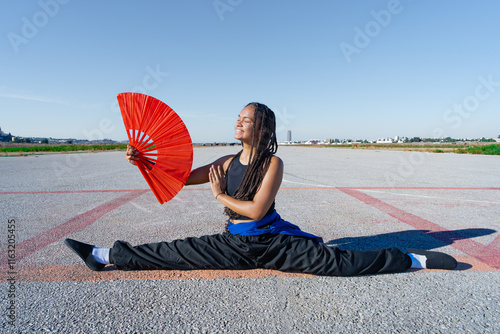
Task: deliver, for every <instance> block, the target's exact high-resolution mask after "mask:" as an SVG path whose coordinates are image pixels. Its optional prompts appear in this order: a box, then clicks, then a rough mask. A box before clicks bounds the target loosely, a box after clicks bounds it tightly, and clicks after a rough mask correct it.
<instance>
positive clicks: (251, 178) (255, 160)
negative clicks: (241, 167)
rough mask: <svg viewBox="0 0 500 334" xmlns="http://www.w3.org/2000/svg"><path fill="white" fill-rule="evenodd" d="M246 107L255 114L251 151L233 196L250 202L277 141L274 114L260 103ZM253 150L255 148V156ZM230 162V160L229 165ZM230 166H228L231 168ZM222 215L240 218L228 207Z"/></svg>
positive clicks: (269, 161) (276, 147) (264, 172)
mask: <svg viewBox="0 0 500 334" xmlns="http://www.w3.org/2000/svg"><path fill="white" fill-rule="evenodd" d="M248 106H252V107H253V108H254V113H255V115H254V118H255V119H254V124H253V130H254V131H253V137H252V149H251V151H250V157H249V163H248V167H247V169H246V171H245V174H244V175H243V179H242V180H241V184H240V186H239V187H238V189H236V191H235V192H234V195H233V197H234V198H235V199H238V200H242V201H251V200H252V199H253V198H254V196H255V194H256V193H257V190H259V188H260V186H261V184H262V180H263V179H264V175H266V172H267V170H268V168H269V165H270V164H271V158H272V156H273V155H274V154H275V153H276V151H277V150H278V141H277V140H276V117H275V116H274V112H273V111H272V110H271V109H269V108H268V107H267V106H266V105H264V104H262V103H257V102H251V103H249V104H247V105H246V106H245V108H246V107H248ZM256 135H257V136H256ZM254 148H256V150H255V156H254ZM242 151H243V150H242ZM242 151H240V152H239V153H238V154H237V155H236V156H235V157H234V158H233V160H234V159H235V158H238V157H239V155H240V154H241V152H242ZM232 162H233V161H232V160H231V164H232ZM231 164H230V165H229V166H231ZM228 169H229V168H228ZM224 213H225V214H226V215H227V216H229V218H237V217H239V216H240V215H239V214H238V213H236V212H234V211H233V210H231V209H229V208H228V207H226V208H225V209H224Z"/></svg>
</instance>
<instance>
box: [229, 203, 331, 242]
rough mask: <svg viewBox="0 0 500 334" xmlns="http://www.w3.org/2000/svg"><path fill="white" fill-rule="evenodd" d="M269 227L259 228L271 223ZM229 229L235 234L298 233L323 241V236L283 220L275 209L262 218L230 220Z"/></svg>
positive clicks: (298, 234)
mask: <svg viewBox="0 0 500 334" xmlns="http://www.w3.org/2000/svg"><path fill="white" fill-rule="evenodd" d="M269 224H271V226H269V227H268V228H259V227H261V226H265V225H269ZM227 229H228V230H229V232H230V233H231V234H234V235H249V236H251V235H261V234H266V233H271V234H286V235H296V236H301V237H307V238H311V239H314V240H315V241H317V242H321V243H322V242H323V239H322V238H321V237H318V236H316V235H314V234H310V233H306V232H303V231H301V230H300V228H299V227H298V226H297V225H293V224H292V223H290V222H287V221H286V220H282V219H281V217H280V215H279V214H278V213H277V212H276V210H274V211H273V213H271V214H270V215H267V216H266V217H264V218H262V219H261V220H254V221H252V222H248V223H238V224H233V223H232V222H231V221H228V225H227Z"/></svg>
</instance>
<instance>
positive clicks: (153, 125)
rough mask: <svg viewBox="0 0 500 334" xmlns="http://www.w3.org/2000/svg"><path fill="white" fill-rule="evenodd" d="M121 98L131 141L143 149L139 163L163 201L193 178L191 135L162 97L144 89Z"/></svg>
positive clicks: (119, 100) (138, 148)
mask: <svg viewBox="0 0 500 334" xmlns="http://www.w3.org/2000/svg"><path fill="white" fill-rule="evenodd" d="M117 98H118V103H119V105H120V110H121V112H122V117H123V123H124V124H125V129H126V130H127V135H128V138H129V142H130V145H132V146H134V147H135V148H136V149H137V150H138V151H139V160H138V161H137V167H139V170H140V171H141V173H142V175H143V176H144V178H145V179H146V181H147V182H148V184H149V187H150V188H151V190H152V191H153V193H154V194H155V196H156V198H157V199H158V201H159V202H160V203H161V204H163V203H165V202H167V201H169V200H171V199H172V198H173V197H174V196H175V195H177V193H178V192H179V191H180V190H181V189H182V187H183V186H184V185H185V184H186V181H187V179H188V178H189V174H190V173H191V167H192V164H193V144H192V142H191V136H190V135H189V132H188V130H187V128H186V126H185V125H184V122H183V121H182V119H181V118H180V117H179V116H178V115H177V114H176V113H175V112H174V111H173V110H172V108H170V107H169V106H168V105H166V104H165V103H163V102H162V101H160V100H157V99H155V98H154V97H151V96H148V95H144V94H140V93H121V94H118V97H117Z"/></svg>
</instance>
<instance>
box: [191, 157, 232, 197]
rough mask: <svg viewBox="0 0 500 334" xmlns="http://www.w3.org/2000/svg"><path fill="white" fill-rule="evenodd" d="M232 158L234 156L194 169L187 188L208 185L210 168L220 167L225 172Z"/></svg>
mask: <svg viewBox="0 0 500 334" xmlns="http://www.w3.org/2000/svg"><path fill="white" fill-rule="evenodd" d="M232 157H234V155H226V156H223V157H222V158H219V159H217V160H215V161H214V162H213V163H211V164H209V165H205V166H202V167H198V168H196V169H193V170H192V171H191V174H190V175H189V178H188V180H187V182H186V186H189V185H194V184H202V183H207V182H208V181H210V180H209V178H208V173H209V172H210V167H211V166H220V167H221V168H223V170H224V168H227V167H226V166H227V163H228V162H229V160H230V159H231V158H232ZM224 190H225V189H224Z"/></svg>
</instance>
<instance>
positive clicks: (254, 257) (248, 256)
mask: <svg viewBox="0 0 500 334" xmlns="http://www.w3.org/2000/svg"><path fill="white" fill-rule="evenodd" d="M110 260H111V262H112V263H113V264H114V265H115V267H116V268H117V269H120V270H158V269H180V270H193V269H237V270H241V269H256V268H264V269H275V270H280V271H287V272H301V273H308V274H315V275H326V276H352V275H366V274H376V273H393V272H401V271H405V270H407V269H409V268H410V266H411V259H410V257H409V256H408V255H406V254H404V253H403V252H401V251H400V250H398V249H397V248H389V249H378V250H373V251H348V250H340V249H338V248H334V247H329V246H327V245H325V244H321V243H317V242H315V241H313V240H312V239H309V238H305V237H298V236H289V235H282V234H278V235H271V234H264V235H260V236H242V235H233V234H231V233H228V232H226V233H223V234H215V235H210V236H203V237H200V238H187V239H183V240H174V241H172V242H160V243H153V244H145V245H140V246H136V247H132V246H131V245H130V244H129V243H126V242H123V241H116V242H115V244H114V245H113V248H111V252H110Z"/></svg>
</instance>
